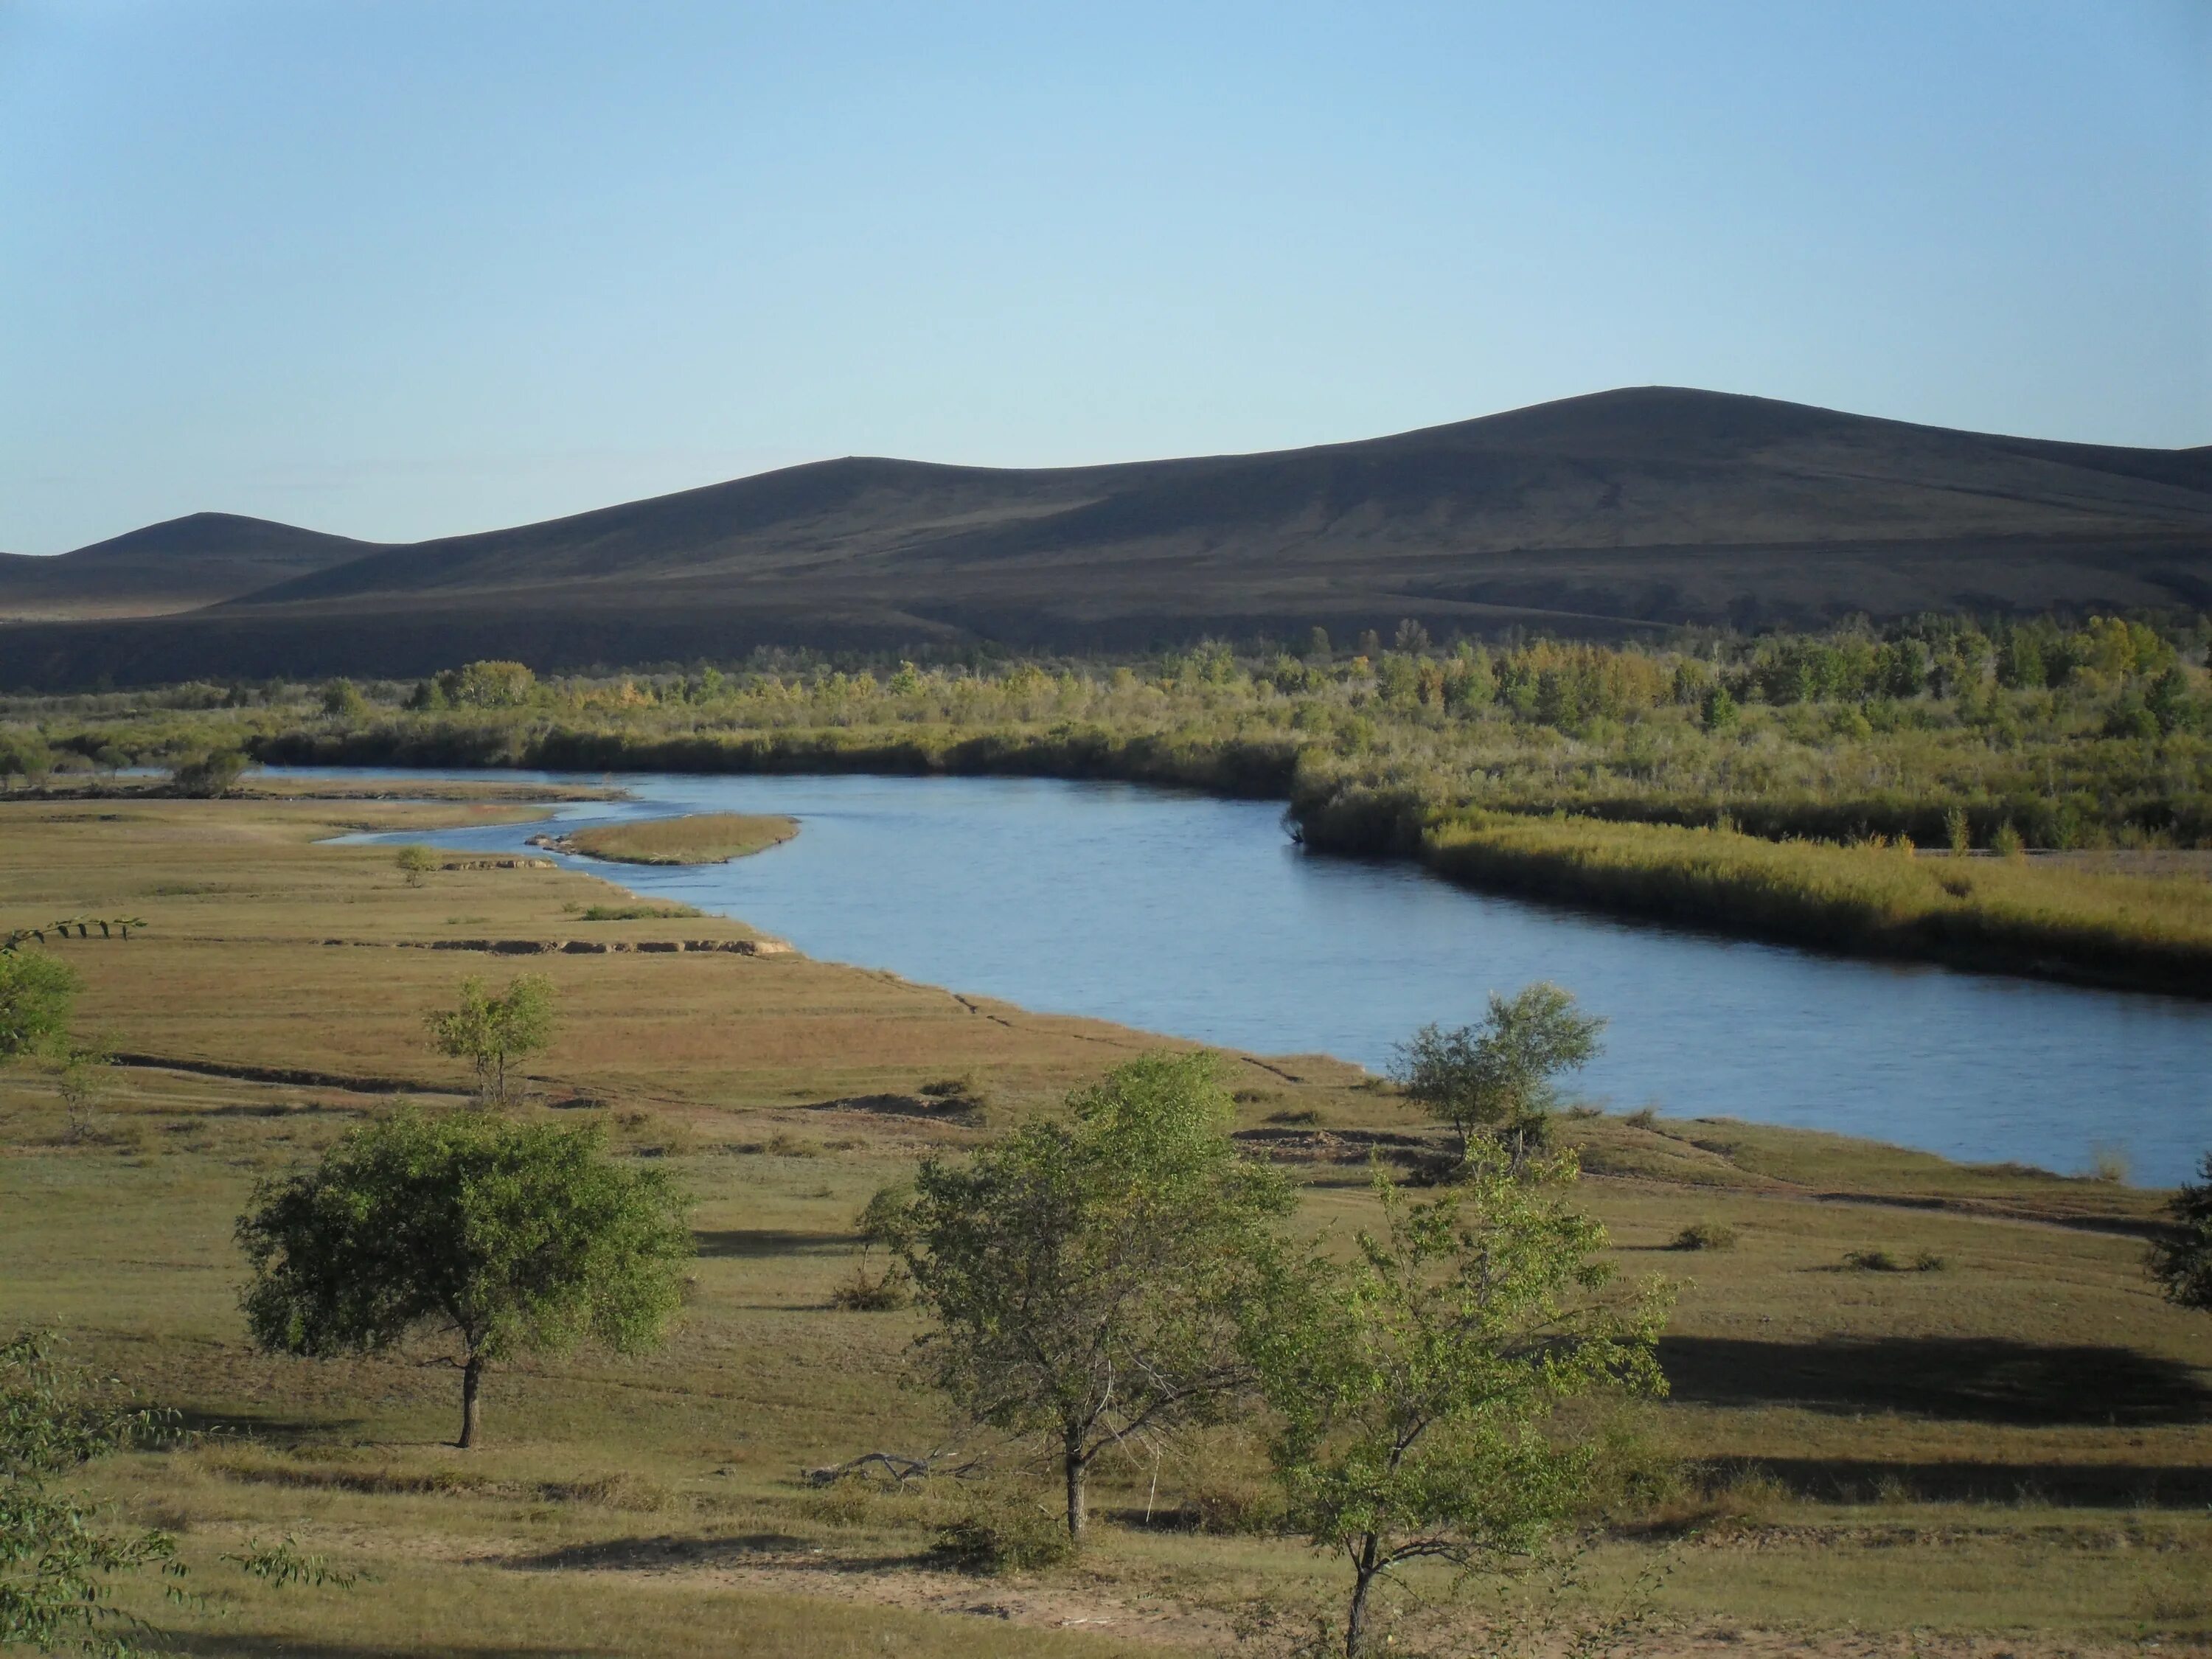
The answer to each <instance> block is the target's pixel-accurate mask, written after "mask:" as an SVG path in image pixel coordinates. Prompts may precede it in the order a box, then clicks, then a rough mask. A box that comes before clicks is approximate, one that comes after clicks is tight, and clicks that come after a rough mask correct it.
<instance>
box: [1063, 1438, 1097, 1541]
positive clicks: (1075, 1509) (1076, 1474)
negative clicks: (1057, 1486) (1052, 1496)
mask: <svg viewBox="0 0 2212 1659" xmlns="http://www.w3.org/2000/svg"><path fill="white" fill-rule="evenodd" d="M1061 1468H1062V1470H1063V1472H1064V1473H1065V1474H1066V1476H1067V1535H1068V1537H1069V1538H1070V1539H1072V1540H1073V1541H1075V1542H1076V1543H1081V1542H1082V1541H1083V1529H1084V1528H1085V1526H1087V1525H1088V1524H1089V1523H1090V1520H1091V1509H1090V1502H1089V1495H1088V1494H1087V1493H1086V1492H1085V1490H1084V1484H1083V1483H1084V1480H1085V1476H1087V1475H1088V1474H1090V1473H1091V1465H1090V1463H1089V1462H1087V1461H1086V1460H1085V1457H1084V1455H1083V1443H1082V1442H1081V1441H1080V1440H1079V1439H1075V1438H1073V1437H1070V1438H1069V1440H1068V1442H1067V1451H1066V1457H1065V1459H1064V1460H1063V1462H1062V1463H1061Z"/></svg>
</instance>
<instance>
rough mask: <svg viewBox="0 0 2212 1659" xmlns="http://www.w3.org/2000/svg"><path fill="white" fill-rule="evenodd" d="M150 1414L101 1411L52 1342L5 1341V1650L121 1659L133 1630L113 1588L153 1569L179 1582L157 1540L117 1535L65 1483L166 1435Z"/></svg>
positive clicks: (167, 1543)
mask: <svg viewBox="0 0 2212 1659" xmlns="http://www.w3.org/2000/svg"><path fill="white" fill-rule="evenodd" d="M166 1428H167V1423H166V1420H165V1419H161V1418H160V1417H158V1416H156V1415H155V1413H150V1412H144V1411H129V1410H125V1409H122V1408H119V1407H112V1406H106V1405H104V1404H102V1403H101V1402H100V1401H99V1400H98V1399H97V1398H96V1397H95V1396H94V1394H93V1393H92V1391H91V1389H89V1388H88V1384H87V1382H86V1379H85V1376H84V1374H83V1373H82V1371H81V1370H76V1368H74V1367H71V1366H69V1365H66V1364H63V1363H62V1362H61V1359H60V1358H59V1356H58V1353H57V1352H56V1350H55V1346H54V1343H53V1340H52V1338H50V1337H48V1336H46V1335H44V1334H40V1333H38V1332H24V1333H21V1334H18V1335H16V1336H15V1337H14V1338H13V1339H11V1340H9V1341H6V1342H0V1647H5V1646H9V1645H12V1644H18V1643H20V1644H23V1645H25V1646H27V1647H33V1648H36V1649H37V1650H39V1651H40V1652H41V1653H60V1652H78V1653H90V1654H98V1655H101V1656H104V1659H125V1656H128V1655H131V1654H133V1653H135V1652H137V1644H136V1643H135V1642H134V1641H133V1640H132V1637H133V1634H134V1632H135V1629H136V1626H134V1624H133V1621H131V1620H130V1619H129V1618H127V1617H126V1616H125V1615H124V1614H123V1613H120V1612H118V1610H117V1609H116V1608H115V1607H113V1606H112V1604H111V1601H110V1597H111V1594H112V1589H113V1586H114V1583H115V1581H116V1580H117V1579H118V1578H120V1577H126V1576H128V1575H130V1574H132V1573H135V1572H138V1571H144V1570H146V1569H149V1568H155V1569H160V1570H162V1571H167V1572H169V1573H171V1574H176V1573H180V1572H181V1571H182V1570H181V1569H180V1568H179V1567H178V1566H177V1565H176V1562H175V1555H176V1543H175V1541H174V1540H173V1539H172V1538H170V1537H169V1535H168V1534H166V1533H162V1532H138V1531H119V1532H118V1531H115V1530H112V1529H111V1526H110V1523H109V1522H108V1520H107V1519H106V1516H104V1515H103V1513H102V1511H101V1510H100V1506H99V1505H98V1504H95V1503H94V1501H93V1500H92V1499H91V1498H88V1497H87V1496H85V1495H84V1494H83V1493H82V1492H77V1491H75V1490H74V1489H72V1488H70V1487H69V1486H65V1485H64V1484H63V1480H64V1477H66V1476H67V1475H68V1474H69V1473H70V1471H71V1470H73V1469H76V1468H79V1467H81V1466H82V1465H83V1464H85V1463H88V1462H91V1461H92V1460H93V1459H94V1458H96V1457H101V1456H105V1455H107V1454H109V1453H111V1452H116V1451H121V1450H124V1449H127V1448H130V1447H132V1446H136V1445H141V1444H144V1443H148V1442H149V1441H151V1440H153V1439H155V1438H157V1437H160V1436H161V1434H162V1433H163V1432H164V1431H166Z"/></svg>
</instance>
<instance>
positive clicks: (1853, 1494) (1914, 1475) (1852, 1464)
mask: <svg viewBox="0 0 2212 1659" xmlns="http://www.w3.org/2000/svg"><path fill="white" fill-rule="evenodd" d="M1733 1467H1737V1468H1755V1469H1757V1470H1759V1471H1760V1472H1762V1473H1764V1474H1768V1475H1771V1477H1773V1478H1774V1479H1775V1480H1779V1481H1780V1482H1781V1483H1782V1484H1783V1485H1784V1486H1787V1487H1789V1488H1790V1491H1791V1492H1796V1493H1797V1494H1798V1495H1799V1496H1800V1497H1802V1498H1811V1499H1813V1500H1814V1501H1815V1502H1818V1503H1842V1504H1865V1503H1881V1502H1887V1501H1889V1500H1891V1499H1892V1498H1894V1499H1895V1500H1896V1501H1899V1502H1908V1503H1920V1504H2027V1505H2035V1504H2049V1505H2051V1506H2052V1507H2054V1508H2074V1507H2081V1508H2093V1509H2137V1510H2202V1509H2203V1507H2204V1506H2205V1505H2206V1504H2212V1467H2207V1466H2206V1465H2204V1464H2202V1463H2195V1464H2181V1463H1985V1462H1972V1461H1964V1460H1962V1461H1960V1462H1940V1463H1877V1462H1864V1461H1861V1460H1858V1459H1854V1458H1843V1457H1833V1458H1831V1457H1781V1458H1774V1457H1761V1458H1756V1459H1749V1460H1746V1461H1745V1462H1742V1463H1741V1464H1735V1465H1733Z"/></svg>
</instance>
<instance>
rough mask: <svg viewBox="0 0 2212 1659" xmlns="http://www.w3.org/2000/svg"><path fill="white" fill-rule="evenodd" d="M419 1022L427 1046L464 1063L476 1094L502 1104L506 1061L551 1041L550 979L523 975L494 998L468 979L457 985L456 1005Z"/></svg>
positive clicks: (479, 982)
mask: <svg viewBox="0 0 2212 1659" xmlns="http://www.w3.org/2000/svg"><path fill="white" fill-rule="evenodd" d="M422 1018H423V1024H425V1025H426V1026H428V1029H429V1033H430V1046H431V1047H432V1048H435V1049H436V1050H437V1051H438V1053H440V1054H445V1055H447V1056H448V1057H449V1058H451V1059H454V1060H467V1061H468V1062H469V1063H470V1064H471V1066H474V1067H475V1068H476V1074H477V1093H478V1095H479V1096H480V1097H482V1098H483V1100H484V1101H486V1102H487V1103H494V1104H504V1103H505V1102H506V1101H507V1065H508V1063H509V1062H510V1061H519V1060H525V1059H527V1058H528V1057H529V1056H530V1055H532V1054H538V1053H540V1052H542V1051H543V1050H544V1049H545V1048H548V1047H550V1045H551V1043H552V1041H553V1028H554V1016H553V981H551V980H550V979H548V978H546V977H545V975H543V974H525V975H522V976H521V977H520V978H519V979H516V980H514V981H512V982H510V983H509V984H508V986H507V989H506V990H504V991H502V992H501V993H500V994H498V995H497V996H494V995H493V994H491V993H490V992H489V991H487V990H486V989H485V988H484V982H483V980H481V979H479V978H477V977H476V976H475V975H470V976H469V977H468V978H466V979H465V980H463V981H461V1000H460V1001H459V1003H458V1004H456V1005H455V1006H453V1007H451V1008H437V1009H433V1010H432V1011H431V1012H428V1014H425V1015H424V1016H423V1017H422Z"/></svg>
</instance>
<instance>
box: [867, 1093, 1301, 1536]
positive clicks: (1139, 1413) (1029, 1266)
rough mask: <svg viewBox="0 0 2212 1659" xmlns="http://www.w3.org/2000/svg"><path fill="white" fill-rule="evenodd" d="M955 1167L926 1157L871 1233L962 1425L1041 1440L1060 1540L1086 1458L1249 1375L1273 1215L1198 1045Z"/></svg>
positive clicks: (1212, 1398) (1186, 1417) (1275, 1198)
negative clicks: (1053, 1462)
mask: <svg viewBox="0 0 2212 1659" xmlns="http://www.w3.org/2000/svg"><path fill="white" fill-rule="evenodd" d="M1068 1104H1069V1107H1070V1109H1071V1113H1072V1115H1073V1122H1072V1123H1068V1124H1065V1125H1063V1124H1060V1123H1054V1122H1050V1121H1044V1120H1035V1121H1030V1122H1029V1123H1027V1124H1025V1125H1024V1126H1023V1127H1021V1128H1019V1129H1018V1130H1016V1131H1015V1132H1014V1133H1012V1134H1010V1135H1008V1136H1007V1137H1006V1139H1003V1140H1001V1141H1000V1142H998V1143H997V1144H996V1145H994V1146H989V1147H987V1148H985V1149H984V1150H983V1151H982V1152H979V1153H977V1154H976V1156H975V1158H973V1159H971V1160H970V1161H969V1162H968V1163H967V1164H963V1165H957V1166H956V1165H951V1164H945V1163H942V1162H940V1161H939V1160H938V1159H935V1158H931V1159H928V1160H927V1161H926V1162H924V1164H922V1166H921V1173H920V1175H919V1176H918V1177H917V1178H916V1181H915V1198H914V1201H913V1206H912V1208H911V1210H910V1211H909V1212H908V1216H907V1218H906V1219H905V1221H904V1222H903V1223H902V1225H896V1226H892V1227H887V1228H886V1229H885V1231H886V1234H887V1236H888V1237H890V1238H891V1240H892V1241H893V1242H894V1243H895V1246H896V1249H898V1251H899V1253H900V1255H901V1256H902V1259H903V1260H904V1261H905V1262H906V1264H907V1270H908V1273H911V1274H912V1275H913V1278H914V1282H915V1290H916V1291H917V1293H918V1295H919V1297H920V1298H921V1302H922V1303H923V1304H924V1305H925V1306H926V1307H927V1309H928V1310H930V1312H932V1313H933V1314H934V1315H935V1316H936V1317H937V1322H938V1323H937V1328H936V1329H935V1330H933V1331H932V1332H931V1333H929V1334H927V1336H925V1337H924V1338H923V1339H922V1346H921V1352H922V1354H923V1357H924V1359H925V1362H926V1364H927V1368H928V1371H929V1373H930V1375H931V1376H932V1377H933V1380H934V1381H935V1382H936V1383H937V1384H938V1385H939V1386H940V1387H942V1388H943V1389H945V1390H946V1391H947V1392H948V1393H949V1394H951V1396H952V1397H953V1399H954V1400H955V1401H957V1403H958V1404H959V1405H960V1406H961V1407H963V1409H964V1410H965V1411H967V1412H968V1413H969V1414H970V1415H971V1416H972V1417H973V1418H974V1419H975V1420H976V1421H978V1422H980V1423H981V1424H984V1425H987V1426H990V1427H993V1428H997V1429H1000V1430H1003V1431H1008V1432H1012V1433H1017V1434H1039V1435H1042V1436H1045V1437H1048V1438H1049V1440H1050V1441H1051V1443H1052V1444H1053V1447H1054V1450H1055V1452H1056V1453H1057V1455H1058V1457H1059V1460H1060V1469H1061V1474H1062V1476H1063V1480H1064V1482H1065V1485H1066V1504H1067V1510H1066V1513H1067V1531H1068V1535H1069V1537H1070V1538H1071V1539H1075V1540H1080V1539H1081V1537H1082V1536H1083V1533H1084V1529H1085V1523H1086V1520H1087V1513H1088V1509H1087V1500H1086V1481H1087V1480H1088V1477H1089V1475H1090V1472H1091V1465H1092V1463H1093V1462H1095V1461H1096V1460H1097V1457H1098V1455H1100V1454H1101V1453H1102V1452H1103V1451H1105V1450H1106V1449H1109V1447H1113V1446H1118V1445H1121V1444H1122V1443H1124V1442H1126V1441H1128V1440H1129V1439H1131V1438H1132V1437H1142V1436H1146V1435H1150V1434H1155V1433H1160V1432H1164V1431H1168V1430H1170V1429H1173V1428H1176V1427H1178V1426H1180V1425H1185V1424H1188V1423H1191V1422H1194V1421H1197V1420H1201V1419H1204V1418H1206V1416H1208V1415H1209V1414H1211V1413H1214V1412H1216V1411H1218V1410H1219V1409H1221V1408H1222V1407H1224V1406H1225V1404H1226V1402H1227V1401H1229V1400H1230V1399H1231V1396H1232V1395H1234V1394H1235V1393H1236V1392H1237V1390H1239V1389H1243V1388H1244V1387H1245V1386H1246V1385H1247V1384H1248V1383H1249V1380H1250V1371H1249V1367H1248V1365H1247V1364H1246V1363H1245V1360H1244V1358H1243V1355H1242V1353H1241V1352H1240V1349H1239V1343H1238V1340H1237V1309H1238V1307H1239V1305H1240V1304H1241V1303H1242V1302H1243V1299H1244V1298H1245V1297H1247V1296H1248V1295H1249V1294H1250V1293H1251V1291H1253V1289H1254V1288H1255V1285H1256V1284H1257V1283H1258V1281H1259V1277H1260V1275H1261V1273H1262V1272H1263V1270H1264V1267H1265V1264H1266V1263H1267V1261H1268V1260H1269V1259H1270V1257H1271V1255H1272V1254H1273V1225H1272V1224H1273V1221H1274V1219H1275V1218H1277V1217H1279V1216H1280V1215H1282V1214H1284V1213H1285V1212H1287V1211H1288V1209H1289V1208H1290V1206H1291V1194H1290V1191H1289V1188H1288V1187H1287V1186H1286V1185H1285V1182H1283V1180H1282V1178H1281V1177H1280V1176H1279V1175H1277V1174H1276V1173H1275V1172H1274V1171H1273V1170H1270V1169H1268V1168H1267V1167H1266V1166H1264V1165H1261V1164H1252V1163H1249V1162H1247V1161H1245V1160H1243V1159H1242V1158H1239V1157H1238V1156H1237V1151H1236V1148H1235V1146H1234V1144H1233V1143H1232V1142H1231V1140H1230V1139H1229V1124H1230V1119H1231V1103H1230V1101H1229V1097H1228V1096H1227V1094H1226V1093H1225V1091H1224V1090H1223V1089H1222V1087H1221V1085H1220V1084H1219V1083H1218V1081H1217V1080H1216V1079H1215V1076H1214V1072H1213V1066H1212V1057H1211V1056H1209V1055H1205V1054H1192V1055H1184V1056H1180V1057H1177V1056H1170V1055H1165V1054H1153V1055H1149V1056H1147V1057H1146V1058H1144V1059H1141V1060H1133V1061H1131V1062H1130V1063H1129V1064H1127V1065H1126V1066H1121V1067H1119V1068H1117V1069H1116V1070H1115V1071H1114V1072H1112V1073H1109V1075H1108V1076H1107V1077H1106V1079H1104V1080H1103V1082H1101V1083H1100V1084H1098V1085H1097V1087H1095V1088H1091V1089H1088V1090H1085V1091H1083V1092H1081V1093H1079V1094H1077V1095H1074V1096H1073V1097H1070V1100H1069V1102H1068Z"/></svg>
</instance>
